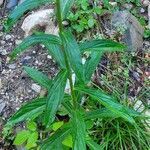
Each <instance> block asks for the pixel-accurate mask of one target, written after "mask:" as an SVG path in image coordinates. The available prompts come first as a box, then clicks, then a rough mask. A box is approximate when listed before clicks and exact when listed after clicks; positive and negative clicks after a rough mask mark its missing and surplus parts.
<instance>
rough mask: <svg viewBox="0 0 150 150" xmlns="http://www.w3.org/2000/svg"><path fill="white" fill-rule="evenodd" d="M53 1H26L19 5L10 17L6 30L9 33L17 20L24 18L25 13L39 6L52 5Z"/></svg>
mask: <svg viewBox="0 0 150 150" xmlns="http://www.w3.org/2000/svg"><path fill="white" fill-rule="evenodd" d="M51 2H52V0H25V1H24V2H23V3H21V4H20V5H18V7H17V8H16V9H14V10H13V11H12V12H11V13H10V15H9V16H8V20H7V22H6V24H5V29H6V31H8V30H9V29H10V28H11V27H12V26H13V25H14V24H15V23H16V22H17V20H18V19H19V18H20V17H22V16H23V14H24V13H26V12H27V11H30V10H32V9H34V8H37V7H38V6H41V5H43V4H46V3H51Z"/></svg>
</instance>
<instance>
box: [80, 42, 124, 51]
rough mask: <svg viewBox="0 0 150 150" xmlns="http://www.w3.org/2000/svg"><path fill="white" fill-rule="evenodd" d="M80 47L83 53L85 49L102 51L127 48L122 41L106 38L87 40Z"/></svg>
mask: <svg viewBox="0 0 150 150" xmlns="http://www.w3.org/2000/svg"><path fill="white" fill-rule="evenodd" d="M79 47H80V51H81V52H82V53H83V52H85V51H101V52H114V51H123V50H124V49H125V48H126V47H125V46H124V45H122V44H120V43H117V42H114V41H112V40H106V39H98V40H92V41H86V42H83V43H80V45H79Z"/></svg>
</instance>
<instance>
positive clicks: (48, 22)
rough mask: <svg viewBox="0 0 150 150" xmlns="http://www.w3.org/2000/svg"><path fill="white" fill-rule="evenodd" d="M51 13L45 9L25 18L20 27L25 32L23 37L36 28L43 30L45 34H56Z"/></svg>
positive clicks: (56, 30) (51, 11) (51, 10)
mask: <svg viewBox="0 0 150 150" xmlns="http://www.w3.org/2000/svg"><path fill="white" fill-rule="evenodd" d="M53 12H54V10H53V9H45V10H40V11H37V12H34V13H33V14H31V15H29V16H27V17H26V18H25V20H24V22H23V24H22V27H21V28H22V29H23V30H24V31H25V37H26V36H29V35H31V34H32V32H33V31H34V30H35V29H37V28H42V29H44V30H45V32H46V33H51V34H58V28H57V27H56V26H55V25H54V23H53V21H52V15H53Z"/></svg>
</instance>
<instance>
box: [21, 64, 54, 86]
mask: <svg viewBox="0 0 150 150" xmlns="http://www.w3.org/2000/svg"><path fill="white" fill-rule="evenodd" d="M24 69H25V71H26V72H27V74H28V75H29V76H30V77H31V78H32V79H33V80H34V81H36V82H37V83H39V84H40V85H42V86H43V87H45V88H46V89H49V88H50V86H51V84H52V81H51V80H50V79H49V78H48V77H47V76H46V75H44V74H43V73H42V72H40V71H38V70H37V69H33V68H31V67H26V66H25V67H24Z"/></svg>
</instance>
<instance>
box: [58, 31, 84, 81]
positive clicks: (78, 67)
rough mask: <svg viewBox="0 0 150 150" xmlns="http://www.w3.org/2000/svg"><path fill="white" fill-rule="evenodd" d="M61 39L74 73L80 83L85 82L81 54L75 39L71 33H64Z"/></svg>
mask: <svg viewBox="0 0 150 150" xmlns="http://www.w3.org/2000/svg"><path fill="white" fill-rule="evenodd" d="M61 38H62V41H63V45H64V48H65V51H66V53H67V57H68V59H69V62H70V65H71V67H72V69H73V71H74V72H75V74H76V76H77V78H78V79H79V80H80V81H82V82H83V81H85V79H84V69H83V65H82V59H81V54H80V50H79V47H78V44H77V42H76V40H75V38H74V37H73V35H72V34H71V32H69V31H65V32H63V33H62V34H61Z"/></svg>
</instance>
